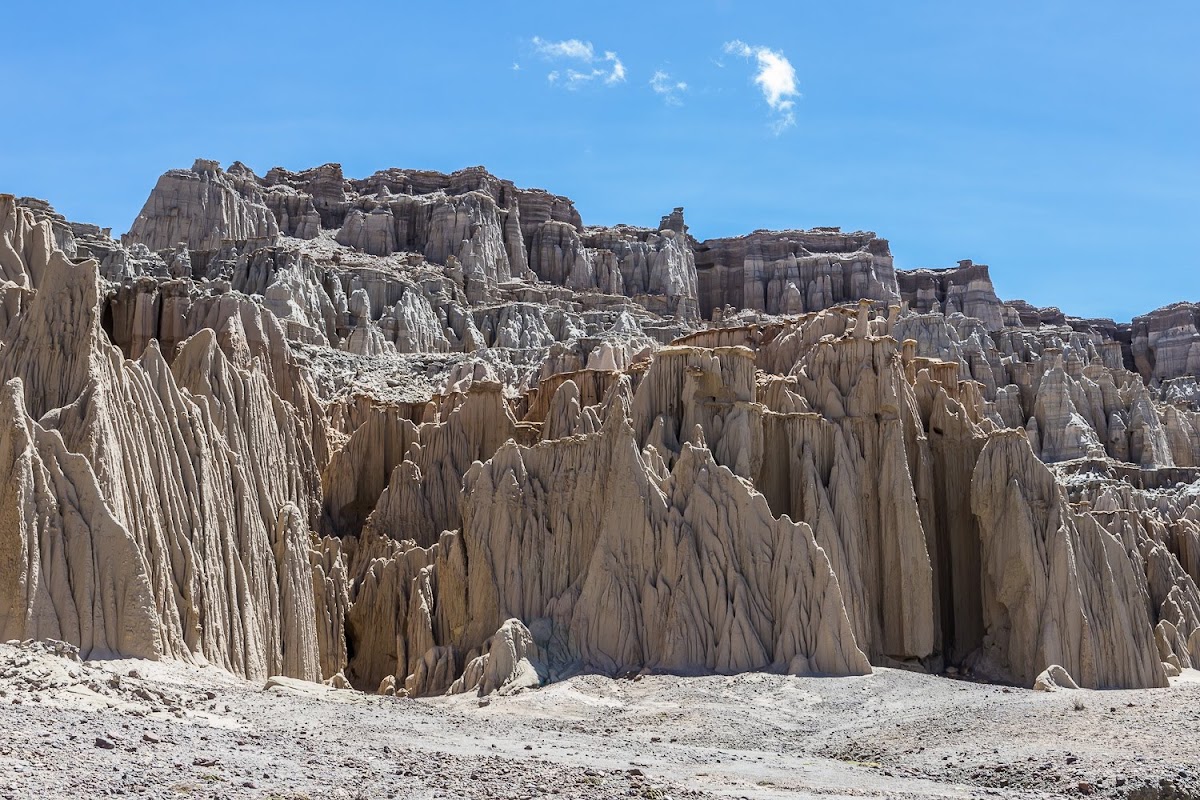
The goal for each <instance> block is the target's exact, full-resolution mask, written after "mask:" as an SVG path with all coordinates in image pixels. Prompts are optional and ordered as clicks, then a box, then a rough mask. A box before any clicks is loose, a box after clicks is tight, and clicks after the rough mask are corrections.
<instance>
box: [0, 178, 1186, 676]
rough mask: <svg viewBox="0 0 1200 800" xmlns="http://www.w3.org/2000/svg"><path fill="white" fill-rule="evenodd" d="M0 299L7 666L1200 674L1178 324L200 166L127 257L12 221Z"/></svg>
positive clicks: (947, 282)
mask: <svg viewBox="0 0 1200 800" xmlns="http://www.w3.org/2000/svg"><path fill="white" fill-rule="evenodd" d="M0 301H2V302H0V328H2V329H3V335H2V338H0V382H2V383H3V387H2V388H0V480H3V484H2V487H3V488H2V490H0V520H2V521H3V522H2V523H0V636H3V637H5V638H24V637H54V638H64V639H67V640H69V641H72V642H75V643H77V644H79V645H80V646H81V648H82V649H83V650H84V651H85V652H86V653H87V654H89V655H93V656H97V657H98V656H108V655H137V656H144V657H151V658H180V659H187V660H193V661H198V662H204V663H211V664H215V665H218V666H220V667H222V668H225V669H229V670H232V671H234V672H236V673H239V674H242V675H245V676H249V677H255V678H257V677H262V676H265V675H267V674H269V673H276V672H279V673H285V674H290V675H293V676H297V677H303V678H308V679H313V680H318V679H328V680H331V681H335V682H336V683H338V684H341V682H342V681H343V680H346V681H348V682H349V683H350V684H352V685H353V686H355V687H356V688H359V689H364V690H368V691H376V690H380V691H385V692H397V691H399V692H408V693H409V694H412V695H428V694H439V693H443V692H447V691H451V692H462V691H475V692H481V693H489V692H492V691H502V692H503V691H517V690H521V689H524V688H532V687H535V686H537V685H540V684H541V683H544V682H545V681H548V680H557V679H559V678H562V677H563V676H566V675H569V674H572V673H574V672H577V671H580V670H593V671H600V672H604V673H608V674H614V675H616V674H625V673H627V672H630V671H638V670H663V671H670V672H677V673H688V672H725V673H728V672H738V671H744V670H772V671H778V672H789V673H792V674H829V675H852V674H863V673H865V672H867V671H869V670H870V669H871V668H872V665H877V666H897V665H899V666H903V667H905V668H907V669H920V670H928V671H938V670H941V669H943V668H947V667H954V668H956V669H958V670H963V671H966V672H967V673H968V674H971V675H974V676H976V677H980V678H985V679H990V680H997V681H1006V682H1013V683H1020V684H1030V683H1032V682H1033V680H1034V679H1035V677H1036V676H1037V675H1038V674H1040V673H1041V672H1042V671H1043V670H1044V669H1046V668H1047V667H1048V666H1049V665H1050V664H1058V665H1060V666H1062V667H1064V668H1065V669H1066V670H1067V672H1069V673H1070V674H1071V676H1072V678H1073V680H1074V681H1076V682H1077V683H1079V684H1080V685H1084V686H1091V687H1133V686H1161V685H1164V683H1165V681H1166V680H1167V679H1168V677H1170V676H1172V675H1174V674H1177V673H1178V671H1179V670H1181V669H1183V668H1186V667H1189V666H1195V665H1198V664H1200V587H1198V586H1197V580H1198V579H1200V516H1198V514H1200V512H1198V511H1197V508H1200V503H1198V502H1197V499H1198V498H1200V488H1197V487H1200V466H1198V465H1200V390H1197V388H1196V387H1197V380H1198V379H1200V363H1194V362H1196V358H1193V356H1196V352H1195V351H1196V340H1197V338H1198V336H1200V334H1197V333H1196V331H1197V319H1196V314H1195V313H1194V310H1195V309H1194V308H1193V307H1192V306H1190V305H1188V304H1178V305H1176V306H1171V307H1168V308H1167V309H1160V310H1159V311H1156V312H1152V313H1151V314H1149V315H1146V316H1145V317H1139V318H1138V319H1137V320H1135V321H1134V322H1133V324H1132V325H1121V324H1118V323H1114V322H1112V321H1109V320H1080V319H1076V318H1072V317H1067V316H1066V315H1064V314H1062V313H1061V312H1059V311H1057V310H1056V309H1034V308H1032V307H1031V306H1028V304H1023V303H1020V302H1019V301H1016V302H1013V303H1008V304H1006V303H1002V302H1001V301H999V300H998V299H997V298H996V295H995V291H994V289H993V288H992V285H991V281H990V278H989V275H988V271H987V268H986V267H983V266H980V265H974V264H971V263H969V262H963V263H961V264H960V265H959V267H957V268H953V269H950V270H915V271H911V272H899V273H897V272H896V271H895V270H894V268H893V264H892V257H891V253H890V250H889V247H888V244H887V242H886V241H885V240H883V239H879V238H877V237H876V236H875V235H874V234H870V233H843V232H841V231H840V230H838V229H833V228H818V229H814V230H811V231H784V232H768V231H757V232H755V233H752V234H750V235H748V236H744V237H738V238H734V239H720V240H710V241H707V242H697V241H696V240H694V239H693V238H692V237H691V236H690V235H689V233H688V227H687V225H686V224H685V222H684V218H683V210H682V209H675V210H674V211H673V212H672V213H671V214H668V215H666V216H664V217H663V218H662V220H661V221H660V223H659V225H658V226H657V227H648V228H638V227H632V226H626V225H620V226H615V227H603V228H601V227H586V228H585V227H584V226H583V224H582V221H581V220H580V218H579V214H578V212H577V211H576V210H575V208H574V206H573V204H572V203H571V202H570V201H569V200H568V199H566V198H563V197H559V196H556V195H552V194H549V193H548V192H544V191H542V190H525V189H518V188H517V187H515V186H514V185H513V184H511V183H509V182H507V181H502V180H499V179H497V178H495V177H494V176H492V175H490V174H489V173H488V172H487V171H486V170H483V169H482V168H471V169H468V170H462V171H460V172H456V173H453V174H452V175H443V174H441V173H433V172H415V171H407V172H406V171H401V170H385V171H382V172H378V173H376V174H374V175H372V176H370V177H369V178H366V179H362V180H356V179H347V178H346V177H345V176H344V175H343V174H342V171H341V168H340V167H338V166H337V165H334V164H329V165H324V166H322V167H318V168H315V169H312V170H306V171H304V172H288V171H285V170H282V169H274V170H272V171H271V172H269V173H268V174H267V175H266V177H265V178H258V177H257V176H255V175H254V174H253V173H252V172H251V171H250V170H249V169H247V168H246V167H244V166H242V165H240V164H235V165H233V166H231V167H230V169H229V170H228V171H222V170H221V169H220V168H219V167H218V166H217V165H216V164H215V163H212V162H197V164H196V166H195V167H193V169H192V170H185V171H175V172H171V173H168V174H167V175H165V176H164V177H163V178H162V180H160V182H159V185H158V186H157V187H156V188H155V190H154V192H153V194H152V195H151V198H150V200H149V201H148V202H147V205H146V209H145V210H144V211H143V214H142V215H140V216H139V218H138V220H137V221H136V223H135V225H134V229H133V230H132V231H131V232H130V233H129V234H128V235H127V236H126V237H125V239H124V240H123V241H122V242H118V241H114V240H113V239H112V238H111V237H110V236H109V235H108V233H107V232H106V231H103V230H101V229H99V228H96V227H95V226H86V225H79V224H76V223H70V222H68V221H67V220H65V219H64V218H62V217H61V215H58V214H56V213H55V212H54V211H53V209H52V208H51V207H50V206H49V204H46V203H44V202H40V201H33V200H29V199H22V200H20V201H17V200H16V199H15V198H13V197H11V196H9V195H0ZM702 317H704V318H709V317H712V318H713V321H712V323H711V324H710V323H706V322H704V321H702V319H701V318H702ZM1197 357H1200V356H1197ZM318 536H320V537H321V538H318Z"/></svg>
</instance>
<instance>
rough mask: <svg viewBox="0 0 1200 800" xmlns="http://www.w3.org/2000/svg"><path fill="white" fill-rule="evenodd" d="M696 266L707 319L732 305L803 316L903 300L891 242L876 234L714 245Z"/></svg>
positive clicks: (787, 236)
mask: <svg viewBox="0 0 1200 800" xmlns="http://www.w3.org/2000/svg"><path fill="white" fill-rule="evenodd" d="M696 268H697V270H698V271H699V292H700V300H699V302H700V313H701V315H702V316H703V317H705V318H709V317H711V316H712V312H713V311H714V310H715V309H721V308H724V307H725V306H727V305H728V306H733V307H734V308H749V309H757V310H760V311H765V312H767V313H768V314H799V313H803V312H805V311H820V310H821V309H825V308H829V307H830V306H833V305H836V304H837V303H845V302H853V301H856V300H858V299H859V298H863V297H865V298H869V299H872V300H878V301H881V302H882V303H884V304H887V303H892V302H898V301H899V299H900V297H899V290H898V289H897V285H896V272H895V269H894V267H893V264H892V254H891V251H890V249H889V248H888V243H887V240H885V239H879V238H876V236H875V234H874V233H864V232H855V233H843V232H842V231H841V230H840V229H838V228H814V229H813V230H811V231H755V232H754V233H751V234H749V235H747V236H741V237H737V238H733V239H710V240H708V241H705V242H702V243H701V244H700V245H699V246H698V247H697V248H696Z"/></svg>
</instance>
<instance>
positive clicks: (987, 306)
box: [896, 260, 1013, 331]
mask: <svg viewBox="0 0 1200 800" xmlns="http://www.w3.org/2000/svg"><path fill="white" fill-rule="evenodd" d="M896 282H897V284H898V287H899V290H900V299H901V300H903V301H904V302H905V303H907V304H908V307H909V308H911V309H912V310H913V311H917V312H920V313H928V312H930V311H940V312H942V313H943V314H946V315H947V316H949V315H950V314H955V313H961V314H965V315H966V316H968V317H974V318H975V319H978V320H979V321H980V322H982V323H983V325H984V327H985V328H987V330H989V331H998V330H1001V329H1002V328H1003V327H1004V326H1005V324H1007V322H1010V321H1011V320H1012V317H1013V312H1012V311H1010V310H1009V309H1007V308H1006V307H1005V306H1004V305H1003V304H1002V303H1001V302H1000V298H998V297H997V296H996V289H995V287H993V286H992V279H991V276H990V275H989V274H988V268H987V266H986V265H984V264H975V263H973V262H971V261H969V260H968V261H960V262H959V263H958V266H957V267H951V268H950V269H914V270H897V272H896Z"/></svg>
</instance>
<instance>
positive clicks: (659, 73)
mask: <svg viewBox="0 0 1200 800" xmlns="http://www.w3.org/2000/svg"><path fill="white" fill-rule="evenodd" d="M650 88H651V89H653V90H654V93H655V94H657V95H659V96H661V97H662V99H663V102H664V103H666V104H667V105H669V106H681V105H683V101H682V100H681V99H679V95H681V94H683V93H684V92H686V91H687V88H688V85H687V84H686V83H684V82H683V81H676V80H672V79H671V74H670V73H668V72H664V71H663V70H661V69H660V70H656V71H655V72H654V75H653V76H652V77H651V78H650Z"/></svg>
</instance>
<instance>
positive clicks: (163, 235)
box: [125, 159, 279, 250]
mask: <svg viewBox="0 0 1200 800" xmlns="http://www.w3.org/2000/svg"><path fill="white" fill-rule="evenodd" d="M278 235H279V224H278V222H277V221H276V219H275V215H274V214H272V213H271V210H270V209H268V208H267V206H266V203H265V200H264V196H263V193H262V191H261V190H260V188H259V186H258V179H257V178H256V177H255V175H254V173H252V172H250V170H248V169H246V168H245V167H243V166H242V165H241V164H234V165H233V166H232V167H230V169H229V172H224V171H223V170H221V168H220V165H219V164H218V163H217V162H215V161H206V160H204V159H197V160H196V163H195V164H193V165H192V168H191V169H190V170H184V169H177V170H171V171H170V172H168V173H166V174H165V175H163V176H162V177H161V178H159V179H158V184H157V185H156V186H155V187H154V191H153V192H151V193H150V199H148V200H147V201H146V205H145V207H144V208H142V211H141V213H140V214H138V216H137V219H136V220H134V223H133V227H132V228H130V229H129V233H128V234H126V236H125V241H127V242H128V243H130V244H135V243H136V244H144V245H145V246H146V247H148V248H150V249H151V250H164V249H166V248H173V247H175V245H177V244H179V243H181V242H182V243H183V244H185V245H187V247H188V248H189V249H191V250H216V249H217V248H219V247H220V246H221V242H222V241H223V240H226V239H229V240H234V241H244V240H247V239H265V240H271V239H273V238H275V237H277V236H278Z"/></svg>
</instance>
